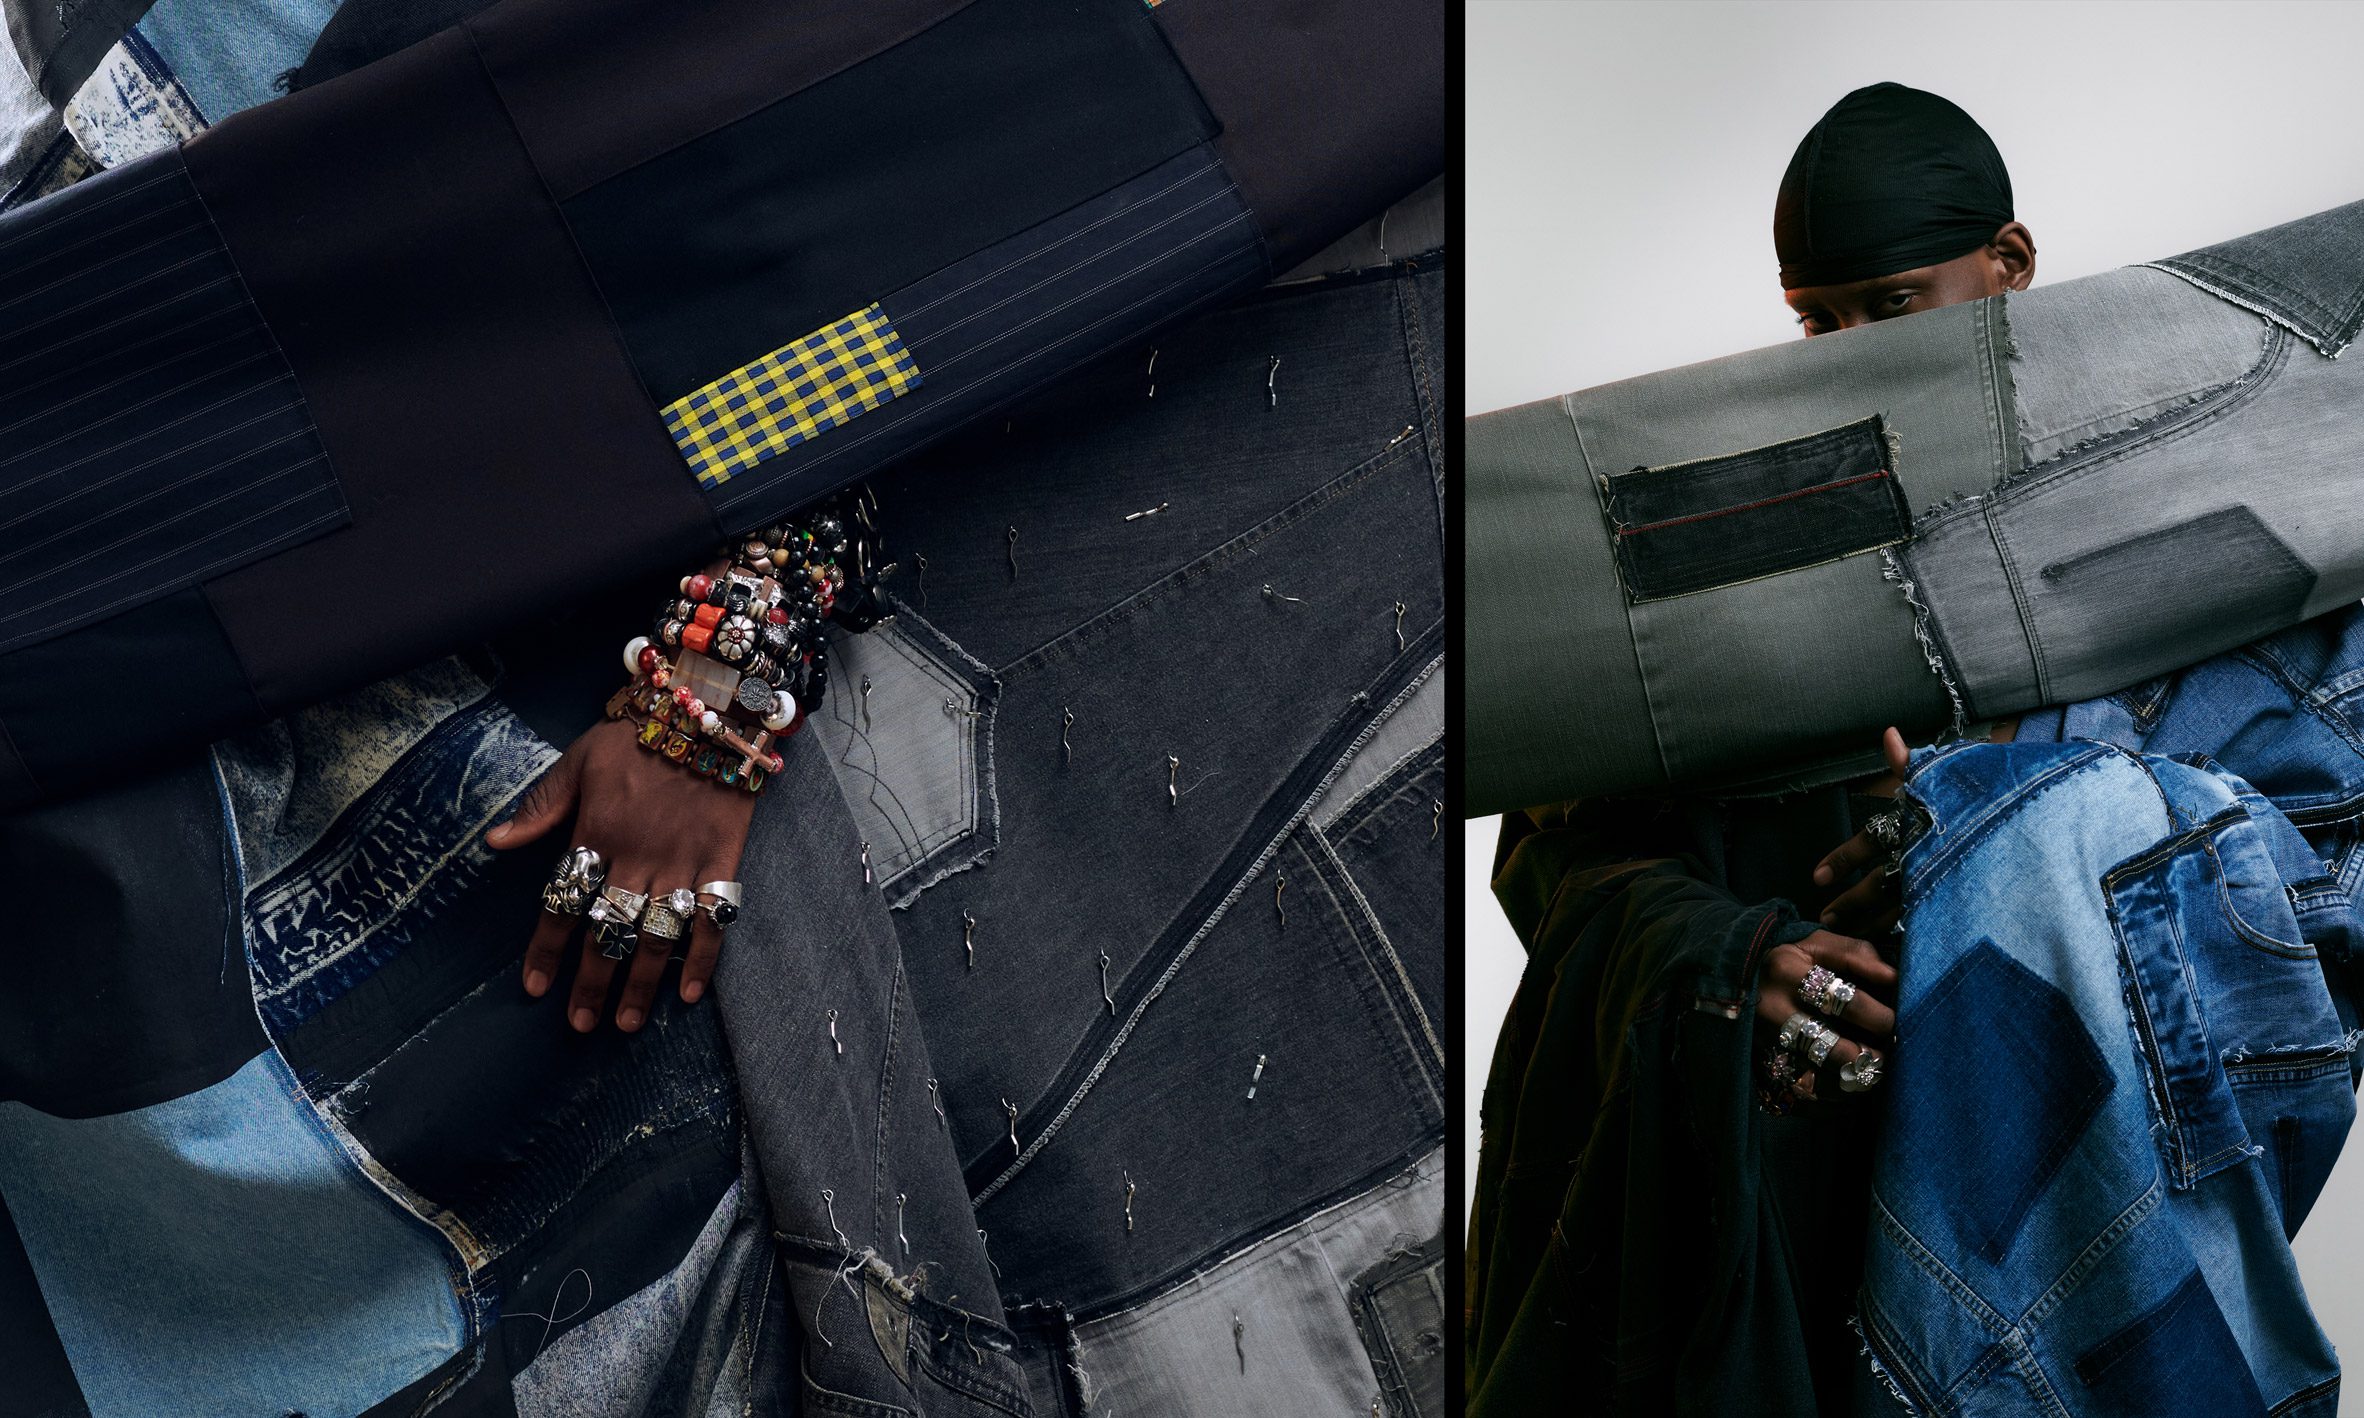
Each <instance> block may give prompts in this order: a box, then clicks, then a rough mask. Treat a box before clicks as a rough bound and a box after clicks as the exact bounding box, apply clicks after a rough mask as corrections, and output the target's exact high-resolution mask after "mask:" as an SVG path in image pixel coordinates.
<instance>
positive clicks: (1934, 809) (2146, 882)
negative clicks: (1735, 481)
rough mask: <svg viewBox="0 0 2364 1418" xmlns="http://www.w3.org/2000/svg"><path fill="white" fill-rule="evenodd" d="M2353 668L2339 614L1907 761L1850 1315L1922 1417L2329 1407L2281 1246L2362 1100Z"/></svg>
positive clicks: (2359, 755) (2326, 1347) (2312, 1328)
mask: <svg viewBox="0 0 2364 1418" xmlns="http://www.w3.org/2000/svg"><path fill="white" fill-rule="evenodd" d="M2360 687H2364V616H2360V615H2359V614H2358V612H2356V611H2354V610H2349V611H2343V612H2341V613H2338V614H2336V615H2332V616H2327V617H2323V618H2320V619H2318V620H2315V621H2311V622H2308V623H2306V624H2303V625H2301V626H2298V627H2295V628H2293V629H2291V630H2289V631H2285V632H2283V633H2281V634H2279V635H2276V636H2273V637H2270V638H2268V639H2266V640H2263V641H2260V642H2258V643H2256V644H2253V645H2250V646H2247V647H2244V648H2243V649H2241V650H2238V651H2235V652H2233V653H2231V654H2227V655H2224V656H2220V657H2218V658H2216V659H2213V660H2210V661H2207V662H2205V663H2203V664H2201V665H2199V666H2196V667H2194V668H2192V669H2190V670H2187V671H2183V672H2181V673H2179V674H2177V675H2173V676H2169V677H2166V678H2163V679H2160V680H2157V681H2154V682H2152V683H2149V684H2145V685H2142V686H2138V687H2136V688H2135V689H2132V690H2129V691H2126V692H2123V693H2121V694H2117V695H2113V696H2110V697H2108V698H2106V699H2101V700H2095V701H2091V702H2089V703H2085V704H2080V705H2076V706H2072V707H2070V708H2068V709H2065V710H2059V711H2053V712H2051V713H2048V714H2045V715H2041V716H2037V717H2035V718H2032V719H2030V720H2028V721H2027V722H2025V723H2023V724H2022V726H2021V730H2020V735H2019V741H2018V742H2017V743H2015V744H2012V745H2009V746H1998V745H1991V744H1965V745H1957V746H1955V747H1952V748H1948V749H1943V750H1930V751H1924V752H1923V753H1921V754H1919V755H1917V756H1916V758H1915V761H1914V764H1913V768H1912V772H1911V776H1910V779H1909V781H1908V783H1907V786H1906V789H1905V796H1906V798H1907V799H1908V800H1909V801H1911V802H1914V803H1916V804H1918V805H1919V806H1920V807H1921V808H1923V809H1924V810H1925V811H1926V813H1927V815H1928V824H1927V827H1926V829H1925V830H1924V831H1923V832H1922V834H1921V836H1920V837H1919V838H1918V840H1917V841H1916V842H1915V843H1914V845H1913V847H1912V848H1911V850H1910V851H1909V852H1908V853H1907V856H1906V860H1905V871H1906V877H1905V893H1906V898H1905V899H1906V915H1905V923H1906V931H1907V934H1908V937H1909V942H1910V943H1909V945H1908V946H1907V948H1906V950H1905V952H1904V967H1905V968H1904V974H1903V979H1902V982H1901V984H1900V988H1899V998H1898V1026H1897V1035H1898V1046H1899V1047H1898V1051H1897V1064H1896V1072H1895V1075H1894V1091H1893V1094H1892V1096H1891V1097H1890V1099H1889V1113H1888V1118H1887V1132H1886V1134H1885V1138H1884V1145H1883V1147H1882V1149H1881V1151H1880V1154H1879V1158H1878V1161H1877V1163H1876V1164H1875V1167H1874V1172H1873V1211H1872V1219H1871V1226H1870V1233H1871V1234H1870V1238H1869V1247H1868V1251H1867V1256H1866V1263H1865V1277H1864V1290H1863V1299H1862V1309H1861V1321H1862V1326H1863V1329H1864V1335H1865V1339H1866V1342H1867V1344H1868V1346H1869V1348H1870V1350H1871V1353H1872V1356H1873V1360H1874V1362H1875V1365H1876V1366H1877V1367H1878V1368H1879V1369H1880V1370H1881V1372H1882V1374H1883V1376H1884V1377H1886V1378H1887V1379H1888V1381H1889V1382H1890V1383H1891V1385H1892V1386H1893V1391H1894V1392H1896V1393H1897V1394H1898V1396H1899V1397H1901V1398H1903V1399H1904V1400H1905V1401H1907V1402H1908V1403H1910V1404H1911V1405H1912V1406H1913V1408H1914V1409H1915V1410H1916V1411H1918V1412H1922V1413H1949V1414H1950V1413H1961V1414H1981V1413H2026V1412H2030V1411H2033V1412H2041V1413H2047V1414H2060V1415H2069V1414H2077V1415H2083V1414H2155V1413H2183V1412H2192V1413H2201V1412H2205V1413H2210V1414H2219V1413H2222V1414H2248V1413H2254V1414H2265V1413H2267V1412H2269V1411H2270V1412H2273V1413H2276V1414H2284V1413H2330V1412H2332V1411H2334V1407H2335V1405H2336V1402H2337V1392H2338V1385H2339V1371H2338V1363H2337V1359H2336V1357H2335V1356H2334V1355H2333V1353H2332V1351H2331V1347H2330V1344H2329V1342H2328V1341H2327V1340H2326V1339H2325V1338H2324V1336H2323V1334H2322V1332H2321V1330H2320V1329H2319V1328H2318V1327H2317V1326H2316V1324H2315V1322H2314V1319H2313V1316H2312V1313H2311V1312H2310V1310H2309V1309H2308V1306H2307V1303H2306V1297H2305V1294H2304V1292H2303V1290H2302V1288H2301V1286H2300V1283H2299V1278H2298V1273H2297V1268H2296V1265H2295V1263H2294V1262H2293V1260H2292V1258H2291V1255H2290V1251H2289V1248H2288V1244H2287V1238H2288V1237H2289V1236H2291V1235H2293V1234H2295V1233H2296V1231H2297V1228H2298V1225H2299V1223H2300V1222H2301V1221H2302V1220H2303V1219H2304V1217H2305V1215H2306V1213H2307V1210H2308V1209H2309V1207H2311V1205H2312V1204H2313V1202H2314V1199H2315V1197H2316V1196H2317V1195H2318V1194H2319V1193H2320V1191H2321V1189H2322V1186H2323V1183H2324V1181H2325V1179H2326V1178H2327V1177H2328V1175H2329V1172H2330V1168H2331V1164H2332V1161H2333V1159H2334V1158H2335V1157H2336V1155H2337V1152H2338V1148H2339V1145H2340V1143H2341V1141H2342V1140H2343V1139H2344V1137H2345V1136H2346V1133H2347V1130H2348V1127H2349V1125H2350V1124H2351V1122H2352V1121H2353V1118H2354V1114H2355V1097H2354V1086H2355V1075H2354V1072H2353V1069H2354V1063H2355V1050H2354V1045H2355V1043H2356V1037H2357V1036H2356V1032H2355V1028H2354V1024H2355V1010H2354V1005H2353V1002H2352V993H2353V992H2352V988H2351V984H2350V974H2351V972H2352V970H2353V968H2354V961H2353V952H2354V945H2355V942H2356V932H2357V915H2356V909H2355V905H2354V903H2353V900H2352V899H2351V892H2350V889H2349V888H2350V887H2351V886H2352V883H2353V879H2354V875H2355V871H2356V867H2357V863H2356V861H2355V846H2356V826H2355V816H2356V812H2357V806H2358V804H2359V803H2364V791H2360V790H2359V785H2364V751H2360V749H2359V747H2358V745H2359V743H2360V742H2364V740H2360V739H2359V737H2358V735H2357V734H2356V732H2355V729H2354V727H2353V726H2352V725H2351V724H2350V722H2349V720H2348V718H2347V711H2348V709H2349V708H2350V707H2351V705H2352V696H2353V695H2354V694H2355V693H2356V691H2357V690H2358V688H2360ZM2096 883H2098V884H2099V888H2100V889H2099V890H2098V891H2097V890H2096V889H2095V884H2096ZM2120 1019H2123V1020H2124V1021H2125V1024H2124V1027H2122V1028H2120V1027H2113V1025H2114V1022H2115V1021H2117V1020H2120Z"/></svg>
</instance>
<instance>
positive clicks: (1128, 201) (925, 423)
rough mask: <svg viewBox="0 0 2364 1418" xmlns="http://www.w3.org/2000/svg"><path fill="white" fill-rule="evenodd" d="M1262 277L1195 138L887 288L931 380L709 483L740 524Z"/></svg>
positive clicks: (1225, 180)
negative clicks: (1015, 230)
mask: <svg viewBox="0 0 2364 1418" xmlns="http://www.w3.org/2000/svg"><path fill="white" fill-rule="evenodd" d="M1265 275H1266V271H1265V263H1264V252H1263V245H1262V242H1261V241H1260V239H1259V238H1258V236H1257V233H1256V225H1255V222H1254V220H1253V218H1252V217H1251V216H1250V214H1249V212H1248V209H1247V207H1246V205H1245V204H1244V203H1243V202H1242V201H1241V199H1240V194H1239V189H1238V187H1236V186H1235V185H1234V184H1233V183H1232V181H1231V177H1230V175H1229V174H1228V173H1226V172H1225V171H1224V169H1223V166H1222V164H1221V162H1220V161H1219V160H1218V159H1217V158H1216V156H1215V154H1214V152H1213V150H1212V149H1210V148H1206V147H1198V148H1193V149H1192V150H1190V151H1189V152H1186V153H1184V154H1182V155H1181V156H1179V157H1176V158H1172V159H1170V160H1168V161H1166V162H1164V163H1161V164H1159V165H1158V166H1157V167H1155V168H1153V169H1151V170H1150V171H1149V172H1147V173H1144V174H1143V175H1141V176H1140V177H1137V178H1134V179H1133V180H1132V181H1130V182H1127V183H1125V184H1124V185H1122V186H1120V187H1117V188H1115V189H1114V190H1112V191H1109V192H1106V193H1103V194H1102V195H1100V196H1098V197H1095V198H1093V199H1092V200H1091V201H1088V202H1085V203H1082V204H1081V205H1079V206H1076V207H1074V208H1072V209H1070V210H1068V211H1065V212H1062V213H1060V214H1059V215H1058V216H1057V217H1055V218H1053V219H1051V220H1050V221H1047V222H1043V223H1041V224H1040V225H1038V226H1035V227H1032V228H1029V229H1028V230H1026V231H1024V232H1021V233H1019V234H1018V235H1016V236H1014V237H1011V238H1010V239H1009V240H1007V241H1002V242H997V243H996V244H994V245H993V246H991V247H988V248H986V249H985V250H983V251H981V252H978V253H977V254H976V255H974V256H971V257H969V258H968V259H966V260H964V261H960V262H957V263H955V264H954V265H951V266H947V267H945V268H944V269H943V270H940V271H938V272H936V273H934V274H933V275H930V276H928V277H927V278H926V279H924V280H921V281H917V282H914V283H913V284H911V285H909V286H907V287H905V288H903V289H901V290H898V291H896V292H895V293H894V294H893V295H890V296H888V297H887V298H886V299H885V300H883V301H881V302H880V305H881V306H882V307H883V308H884V309H885V311H886V314H887V318H888V319H889V320H890V321H892V322H893V324H894V327H895V329H896V331H897V332H898V333H900V334H901V335H902V337H903V346H904V348H905V349H907V350H909V351H910V352H911V357H912V359H913V361H914V362H916V363H917V364H918V366H919V368H920V372H921V374H922V375H923V376H924V377H925V379H926V381H927V382H926V383H925V384H923V385H921V386H920V387H919V388H917V389H914V390H912V391H910V392H909V393H907V394H904V395H903V396H901V397H900V398H897V399H896V400H895V401H894V402H893V403H891V404H888V405H887V406H886V407H884V408H882V409H879V410H877V411H875V412H872V413H868V414H865V415H863V416H862V417H861V418H860V419H859V420H857V421H856V422H855V423H853V424H852V425H851V426H849V427H847V428H845V429H843V430H841V431H838V432H836V433H833V434H831V435H830V436H828V437H824V438H817V439H813V440H811V441H809V442H805V443H799V444H797V445H796V446H795V447H793V448H791V449H789V450H788V451H787V452H786V453H784V454H782V455H780V456H778V457H775V458H772V459H770V460H768V461H766V462H764V463H762V464H760V465H759V466H757V467H756V468H754V469H752V470H750V471H749V472H747V473H743V474H741V475H739V476H738V477H735V478H732V479H731V480H730V481H729V482H726V483H723V484H722V485H720V486H719V487H714V488H709V489H707V490H706V492H707V496H708V497H710V498H712V499H713V501H714V504H715V507H716V510H717V512H718V513H719V515H720V516H721V519H722V520H723V521H724V522H726V523H728V524H729V525H731V526H743V525H753V524H755V523H759V522H762V521H764V520H766V519H768V518H772V517H776V516H779V515H781V514H782V513H784V512H786V511H787V510H788V509H790V508H793V507H795V506H797V505H798V504H800V503H802V502H805V501H807V500H808V499H810V498H813V497H817V496H820V495H821V494H822V493H824V492H825V491H827V490H828V489H830V488H834V487H838V486H840V485H842V484H844V483H846V482H848V481H851V480H853V479H855V478H859V477H862V476H865V475H867V474H869V473H870V472H872V471H874V470H876V469H877V468H879V467H881V466H882V465H884V464H886V463H888V462H890V461H892V460H893V459H895V458H897V457H899V456H902V455H903V454H905V453H907V452H908V451H909V450H910V449H912V448H914V447H916V446H918V445H920V444H922V443H925V442H928V441H930V440H932V439H934V438H936V437H937V436H939V435H941V434H943V433H945V432H948V431H949V430H951V429H954V428H957V427H959V426H960V425H962V424H964V423H966V422H968V421H969V420H971V419H974V418H976V417H978V416H980V415H982V414H985V413H989V412H991V411H992V410H995V409H999V408H1002V407H1005V406H1007V405H1008V404H1010V403H1011V402H1013V401H1014V400H1016V399H1018V398H1021V397H1023V396H1024V395H1026V394H1027V393H1029V392H1031V391H1032V390H1034V389H1037V388H1039V387H1041V386H1042V385H1044V384H1046V383H1048V382H1050V381H1051V380H1053V379H1055V378H1057V377H1058V376H1059V375H1061V374H1063V373H1065V372H1067V371H1069V370H1071V369H1074V368H1075V367H1076V366H1078V365H1081V364H1083V363H1085V362H1087V361H1089V360H1091V359H1093V358H1096V357H1098V356H1100V355H1102V354H1105V353H1107V352H1108V351H1110V350H1112V349H1115V348H1119V347H1121V346H1123V345H1125V344H1126V343H1129V342H1132V341H1135V340H1138V339H1139V338H1140V337H1141V336H1143V335H1144V334H1146V333H1147V332H1148V331H1149V330H1151V329H1152V328H1154V327H1156V326H1159V325H1162V324H1165V323H1167V322H1169V321H1170V320H1172V319H1173V318H1174V317H1175V316H1176V315H1178V314H1181V313H1184V312H1188V311H1190V310H1192V309H1194V308H1196V307H1199V306H1203V305H1206V304H1208V303H1211V302H1213V301H1215V300H1217V299H1220V298H1222V297H1224V296H1227V295H1236V294H1239V293H1240V292H1242V291H1244V290H1249V289H1253V288H1254V287H1255V286H1256V285H1258V284H1260V283H1261V282H1262V281H1263V280H1264V279H1265Z"/></svg>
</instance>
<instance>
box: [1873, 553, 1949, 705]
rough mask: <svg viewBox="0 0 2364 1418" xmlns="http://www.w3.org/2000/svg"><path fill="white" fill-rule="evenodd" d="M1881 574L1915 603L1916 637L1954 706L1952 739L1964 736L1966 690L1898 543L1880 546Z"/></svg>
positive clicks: (1933, 672)
mask: <svg viewBox="0 0 2364 1418" xmlns="http://www.w3.org/2000/svg"><path fill="white" fill-rule="evenodd" d="M1880 563H1881V565H1880V576H1881V578H1882V579H1883V580H1885V581H1887V583H1888V584H1889V585H1891V586H1894V587H1895V588H1896V589H1897V592H1898V593H1899V594H1901V595H1902V596H1903V597H1904V602H1905V604H1906V605H1908V606H1910V607H1912V612H1913V639H1915V640H1917V641H1919V642H1920V645H1921V656H1922V658H1923V659H1925V660H1926V661H1928V664H1929V673H1931V674H1933V675H1935V676H1937V683H1938V684H1939V685H1941V686H1942V687H1943V688H1944V690H1945V697H1946V702H1947V703H1949V704H1951V705H1952V706H1953V721H1952V722H1951V723H1949V724H1948V725H1946V737H1947V738H1948V739H1957V738H1960V737H1961V736H1962V735H1963V734H1964V733H1965V732H1966V731H1967V730H1968V729H1969V727H1970V717H1969V713H1968V711H1967V710H1966V709H1965V708H1964V707H1963V704H1962V691H1961V690H1960V689H1959V688H1958V687H1956V685H1955V684H1954V677H1953V672H1952V671H1951V670H1950V669H1948V668H1947V666H1946V663H1945V657H1944V656H1942V655H1940V654H1938V652H1937V637H1936V636H1935V634H1933V633H1932V632H1931V630H1930V628H1929V608H1928V606H1926V605H1924V604H1922V602H1921V594H1920V588H1919V587H1918V586H1916V585H1914V584H1913V581H1912V578H1911V577H1910V576H1907V575H1906V574H1905V570H1904V563H1903V562H1902V561H1900V560H1898V559H1897V556H1896V549H1895V548H1894V547H1882V548H1880Z"/></svg>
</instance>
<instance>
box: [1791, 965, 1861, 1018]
mask: <svg viewBox="0 0 2364 1418" xmlns="http://www.w3.org/2000/svg"><path fill="white" fill-rule="evenodd" d="M1798 998H1799V999H1802V1000H1804V1001H1805V1002H1806V1003H1807V1004H1809V1005H1812V1006H1813V1007H1814V1012H1815V1013H1817V1014H1824V1015H1828V1016H1830V1017H1831V1018H1832V1019H1836V1018H1838V1017H1839V1015H1840V1013H1841V1012H1842V1011H1844V1010H1845V1009H1846V1008H1847V1006H1848V1004H1850V1003H1851V1002H1852V1001H1853V1000H1854V998H1855V986H1854V984H1853V983H1852V982H1850V981H1848V980H1847V979H1845V978H1843V977H1842V976H1840V975H1839V974H1837V973H1836V972H1834V971H1832V970H1831V969H1829V968H1828V967H1827V966H1822V965H1817V966H1815V967H1814V968H1813V969H1811V970H1808V971H1807V972H1806V978H1805V979H1803V980H1800V981H1798Z"/></svg>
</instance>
